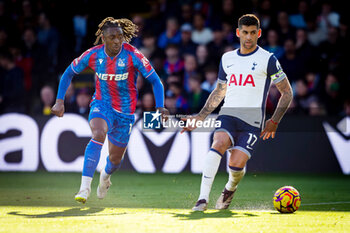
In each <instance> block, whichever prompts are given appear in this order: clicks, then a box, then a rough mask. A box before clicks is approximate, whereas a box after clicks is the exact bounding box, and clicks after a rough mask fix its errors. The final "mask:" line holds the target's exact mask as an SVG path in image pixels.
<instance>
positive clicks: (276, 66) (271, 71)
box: [267, 55, 287, 83]
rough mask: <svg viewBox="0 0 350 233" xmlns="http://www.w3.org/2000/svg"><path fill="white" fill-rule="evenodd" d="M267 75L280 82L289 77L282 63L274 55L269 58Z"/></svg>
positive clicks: (275, 81)
mask: <svg viewBox="0 0 350 233" xmlns="http://www.w3.org/2000/svg"><path fill="white" fill-rule="evenodd" d="M267 76H268V77H270V78H271V79H272V81H273V82H274V83H279V82H280V81H282V80H283V79H285V78H286V77H287V75H286V74H285V73H284V72H283V69H282V67H281V64H280V63H279V61H278V60H277V58H276V57H275V56H274V55H272V56H271V57H270V59H269V62H268V65H267Z"/></svg>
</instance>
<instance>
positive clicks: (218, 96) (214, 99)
mask: <svg viewBox="0 0 350 233" xmlns="http://www.w3.org/2000/svg"><path fill="white" fill-rule="evenodd" d="M226 89H227V84H226V83H220V82H218V83H217V84H216V87H215V89H214V90H213V91H212V92H211V93H210V95H209V97H208V99H207V101H206V102H205V105H204V106H203V108H202V110H201V111H200V112H199V113H198V115H196V116H190V117H187V118H182V119H181V120H183V121H187V120H189V119H193V118H194V119H195V121H198V120H199V121H203V120H204V119H205V118H206V117H207V116H208V115H209V114H210V113H212V112H213V111H214V110H215V109H216V108H217V107H218V106H219V104H220V103H221V101H222V100H223V99H224V97H225V95H226ZM195 125H196V124H194V127H184V128H183V129H182V130H181V133H183V132H185V131H192V130H194V129H195V128H196V127H195Z"/></svg>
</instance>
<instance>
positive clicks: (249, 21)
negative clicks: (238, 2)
mask: <svg viewBox="0 0 350 233" xmlns="http://www.w3.org/2000/svg"><path fill="white" fill-rule="evenodd" d="M243 25H244V26H252V25H253V26H256V27H257V28H258V29H260V20H259V19H258V17H256V16H255V15H253V14H245V15H242V16H241V17H240V18H239V19H238V27H239V28H240V29H241V28H242V26H243Z"/></svg>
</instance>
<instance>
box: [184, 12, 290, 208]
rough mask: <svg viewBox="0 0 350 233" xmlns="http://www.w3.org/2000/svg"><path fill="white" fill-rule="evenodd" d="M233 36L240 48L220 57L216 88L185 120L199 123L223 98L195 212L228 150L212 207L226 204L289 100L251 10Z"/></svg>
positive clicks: (279, 70)
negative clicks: (272, 105) (269, 109)
mask: <svg viewBox="0 0 350 233" xmlns="http://www.w3.org/2000/svg"><path fill="white" fill-rule="evenodd" d="M236 35H237V37H239V39H240V48H239V49H236V50H234V51H230V52H227V53H225V54H224V55H223V56H222V58H221V62H220V66H219V72H218V82H217V86H216V88H215V89H214V90H213V92H212V93H211V94H210V96H209V97H208V99H207V102H206V104H205V106H204V107H203V108H202V110H201V111H200V112H199V114H198V115H196V116H191V117H189V118H185V119H184V120H188V119H193V118H194V119H195V121H203V120H204V119H205V118H206V117H207V116H208V115H209V114H210V113H211V112H212V111H214V110H215V108H216V107H217V106H218V105H219V104H220V102H221V101H222V99H224V98H225V100H224V105H223V106H222V108H221V110H220V113H219V116H218V119H217V120H221V127H220V128H217V129H216V130H215V133H214V138H213V144H212V146H211V148H210V150H209V152H208V154H207V156H206V157H205V161H204V168H203V173H202V182H201V188H200V195H199V198H198V201H197V203H196V204H195V206H194V207H193V208H192V210H194V211H204V210H206V209H207V206H208V202H209V193H210V190H211V186H212V184H213V181H214V178H215V175H216V173H217V170H218V168H219V165H220V161H221V158H222V156H223V155H224V153H225V152H226V150H229V152H230V158H229V179H228V182H227V184H226V185H225V187H224V189H223V191H222V193H221V195H220V197H219V199H218V200H217V202H216V206H215V208H216V209H227V208H228V207H229V205H230V204H231V201H232V198H233V195H234V193H235V191H236V189H237V185H238V183H239V182H240V180H241V179H242V178H243V176H244V174H245V165H246V163H247V161H248V160H249V159H250V157H251V154H252V152H253V149H254V146H255V145H256V142H257V140H258V137H259V136H260V137H262V138H263V140H265V139H269V138H270V137H271V138H274V137H275V133H276V130H277V127H278V124H279V122H280V121H281V119H282V117H283V115H284V114H285V112H286V111H287V109H288V107H289V105H290V103H291V101H292V99H293V94H292V89H291V86H290V83H289V81H288V79H287V76H286V74H285V73H284V72H283V70H282V68H281V66H280V64H279V62H278V60H277V59H276V57H275V56H274V55H273V54H272V53H270V52H268V51H266V50H264V49H262V48H261V47H259V46H258V45H257V41H258V38H259V37H260V36H261V29H260V22H259V19H258V18H257V17H256V16H255V15H252V14H246V15H243V16H242V17H240V18H239V20H238V28H237V29H236ZM271 80H272V82H273V83H274V84H275V85H276V86H277V88H278V90H279V92H280V93H281V97H280V99H279V102H278V105H277V107H276V110H275V112H274V114H273V116H272V117H271V118H270V119H268V120H267V121H266V122H265V124H264V121H265V119H264V118H265V102H266V98H267V94H268V91H269V88H270V84H271ZM193 129H195V127H192V126H189V127H184V128H183V129H182V131H181V132H184V131H191V130H193ZM259 134H260V135H259Z"/></svg>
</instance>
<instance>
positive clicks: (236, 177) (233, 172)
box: [225, 167, 246, 191]
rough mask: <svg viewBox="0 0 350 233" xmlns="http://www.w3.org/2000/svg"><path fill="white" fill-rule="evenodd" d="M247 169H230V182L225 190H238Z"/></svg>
mask: <svg viewBox="0 0 350 233" xmlns="http://www.w3.org/2000/svg"><path fill="white" fill-rule="evenodd" d="M245 170H246V169H245V167H244V168H243V169H242V170H239V168H236V167H230V169H229V177H228V181H227V183H226V185H225V188H226V189H227V190H229V191H234V190H235V189H236V188H237V185H238V183H239V182H240V181H241V179H242V178H243V176H244V174H245Z"/></svg>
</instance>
